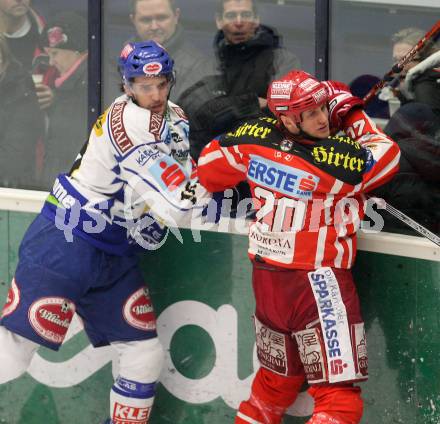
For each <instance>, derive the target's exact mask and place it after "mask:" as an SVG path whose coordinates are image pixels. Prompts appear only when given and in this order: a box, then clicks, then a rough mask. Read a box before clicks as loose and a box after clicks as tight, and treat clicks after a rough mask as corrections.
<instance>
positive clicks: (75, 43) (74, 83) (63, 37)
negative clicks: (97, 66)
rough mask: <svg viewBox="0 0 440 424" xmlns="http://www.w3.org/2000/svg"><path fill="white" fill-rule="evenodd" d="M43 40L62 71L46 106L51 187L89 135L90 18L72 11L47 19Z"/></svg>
mask: <svg viewBox="0 0 440 424" xmlns="http://www.w3.org/2000/svg"><path fill="white" fill-rule="evenodd" d="M42 40H43V45H44V50H45V51H46V53H47V55H48V56H49V60H50V64H51V65H52V66H54V67H55V68H57V70H58V72H59V74H60V76H59V77H58V78H57V79H56V80H55V87H54V88H53V100H52V101H51V103H50V105H49V106H48V107H47V108H46V109H45V110H46V111H47V115H48V118H49V128H48V135H47V139H46V144H45V161H44V162H45V164H44V184H45V188H46V189H49V188H50V185H51V184H52V183H53V181H54V179H55V177H56V175H57V174H58V173H60V172H61V171H68V170H69V168H70V165H71V164H72V163H73V161H74V159H75V157H76V155H77V154H78V151H79V150H80V148H81V145H82V144H83V143H84V142H85V140H86V138H87V130H88V128H87V110H88V108H87V101H88V99H87V94H88V93H87V54H88V53H87V43H88V38H87V21H86V20H85V19H84V18H83V17H82V16H81V15H78V14H76V13H73V12H65V13H62V14H59V15H57V16H55V17H54V19H53V20H52V21H50V22H49V23H48V25H47V28H46V30H45V31H44V33H43V36H42ZM42 85H44V84H41V85H37V90H38V91H37V92H38V93H39V92H40V89H42V88H43V89H44V90H45V91H47V90H49V89H50V88H49V87H48V86H44V87H41V86H42Z"/></svg>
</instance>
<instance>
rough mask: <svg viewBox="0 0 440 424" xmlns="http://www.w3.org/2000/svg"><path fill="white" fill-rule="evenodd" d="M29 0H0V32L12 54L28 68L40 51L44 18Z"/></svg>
mask: <svg viewBox="0 0 440 424" xmlns="http://www.w3.org/2000/svg"><path fill="white" fill-rule="evenodd" d="M30 3H31V1H30V0H0V32H2V33H3V34H4V35H5V37H6V38H7V39H8V44H9V47H10V49H11V50H12V51H13V52H14V56H15V57H16V58H17V60H18V61H19V62H20V63H21V64H22V65H23V66H24V68H25V69H28V70H30V69H31V67H32V60H33V58H34V57H35V56H37V55H38V54H39V53H41V51H40V48H39V39H40V34H41V33H42V31H43V27H44V20H43V18H42V17H41V16H39V15H38V14H37V13H36V12H35V11H34V10H33V9H32V8H31V7H30Z"/></svg>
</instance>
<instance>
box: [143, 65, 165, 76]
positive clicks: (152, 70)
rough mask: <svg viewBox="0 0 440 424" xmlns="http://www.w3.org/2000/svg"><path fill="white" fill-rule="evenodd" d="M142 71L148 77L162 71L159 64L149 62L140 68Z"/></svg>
mask: <svg viewBox="0 0 440 424" xmlns="http://www.w3.org/2000/svg"><path fill="white" fill-rule="evenodd" d="M142 70H143V71H144V74H145V75H146V76H148V77H150V76H154V75H159V73H160V71H161V70H162V64H161V63H159V62H151V63H147V64H145V65H144V67H143V68H142Z"/></svg>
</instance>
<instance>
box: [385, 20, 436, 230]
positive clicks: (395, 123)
mask: <svg viewBox="0 0 440 424" xmlns="http://www.w3.org/2000/svg"><path fill="white" fill-rule="evenodd" d="M424 34H425V31H423V30H421V29H417V28H405V29H403V30H401V31H399V32H397V33H396V34H395V35H394V36H393V38H392V40H393V42H394V45H393V60H394V61H395V62H397V61H399V60H400V59H401V58H402V57H403V56H405V54H406V53H407V52H408V51H409V50H410V49H411V48H412V47H413V46H414V45H415V44H416V43H417V42H418V41H419V40H420V39H421V38H422V37H423V36H424ZM439 65H440V52H439V51H438V45H436V44H435V43H431V44H429V45H428V46H427V47H426V48H425V49H424V50H422V51H421V52H420V53H419V54H417V55H416V57H415V58H414V60H412V61H411V62H410V63H408V64H407V65H406V66H405V68H404V70H403V72H402V76H401V78H400V81H399V87H398V88H397V89H395V90H394V92H395V94H396V95H397V97H398V98H399V100H400V101H401V103H402V106H401V107H400V108H398V110H397V111H396V112H395V113H394V114H393V115H392V117H391V119H390V120H389V122H388V124H387V125H386V127H385V130H384V131H385V133H386V134H387V135H389V136H390V137H392V138H393V139H394V140H395V141H397V143H398V144H399V147H400V149H401V159H400V170H399V172H398V173H397V175H396V176H395V178H394V179H393V180H392V181H391V182H389V183H388V184H386V185H385V186H382V187H381V188H380V190H378V191H377V193H376V194H377V195H378V196H380V197H383V198H384V199H385V200H388V201H389V202H390V203H391V204H392V205H393V206H395V207H397V208H398V209H400V210H402V211H403V212H404V213H406V214H407V215H409V216H410V217H411V218H413V219H415V220H416V221H417V222H419V223H420V224H422V225H424V226H425V227H427V228H428V229H430V230H431V231H433V232H435V233H439V232H440V226H439V222H440V210H439V209H438V204H439V201H440V177H439V175H440V82H437V81H438V80H439V78H440V68H439ZM385 93H386V92H385ZM392 100H393V99H392V98H390V99H389V101H392ZM385 229H386V230H390V231H392V230H397V231H399V232H400V231H403V230H405V229H406V227H405V226H403V224H401V223H400V222H399V221H397V220H395V219H394V218H392V217H389V216H388V217H386V228H385Z"/></svg>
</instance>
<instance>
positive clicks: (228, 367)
mask: <svg viewBox="0 0 440 424" xmlns="http://www.w3.org/2000/svg"><path fill="white" fill-rule="evenodd" d="M32 218H33V215H32V214H25V213H17V212H6V211H0V248H1V255H0V297H1V299H4V298H5V295H6V290H7V286H8V284H9V281H10V280H11V278H12V275H13V272H14V268H15V264H16V261H17V249H18V245H19V242H20V239H21V237H22V236H23V233H24V231H25V229H26V227H27V225H28V224H29V222H30V221H31V219H32ZM181 235H182V236H183V245H182V244H181V243H180V242H179V241H177V239H176V238H175V236H174V235H172V234H170V235H169V237H168V240H167V242H166V244H165V245H164V246H163V247H161V248H160V249H159V250H158V251H156V252H150V253H148V254H146V255H144V257H143V260H142V267H143V269H144V271H145V279H146V282H147V283H148V285H149V287H150V289H151V293H152V297H153V302H154V304H155V308H156V311H157V315H158V326H159V332H160V337H161V340H162V343H163V344H164V346H165V348H166V349H167V357H166V365H165V367H164V371H163V373H162V376H161V381H162V383H161V384H160V386H159V389H158V395H157V402H156V407H155V410H154V413H153V417H152V420H151V422H152V424H165V423H179V424H202V423H209V424H223V423H232V422H233V417H234V408H235V407H236V406H237V405H238V403H239V402H240V400H241V399H243V398H244V397H246V396H247V394H248V393H249V386H250V381H251V377H252V373H253V372H254V369H255V367H256V361H255V356H254V352H253V346H254V344H253V340H254V335H253V328H252V322H251V318H250V317H251V315H252V311H253V307H254V303H253V299H252V294H251V288H250V264H249V261H248V260H247V257H246V247H247V240H246V237H244V236H239V235H228V234H219V233H212V232H202V233H201V234H200V235H201V241H200V242H195V241H194V240H193V234H192V233H191V232H190V231H188V230H183V231H181ZM439 267H440V264H439V262H430V261H427V260H422V259H410V258H402V257H399V256H391V255H383V254H377V253H367V252H359V254H358V259H357V264H356V267H355V269H354V274H355V278H356V281H357V285H358V290H359V294H360V297H361V303H362V309H363V314H364V317H365V322H366V328H367V338H368V352H369V365H370V380H369V381H368V382H367V383H364V384H363V385H362V386H363V390H364V399H365V414H364V419H363V421H362V422H363V423H364V424H365V423H369V424H372V423H374V424H382V423H384V424H391V423H403V424H415V423H416V424H431V423H432V424H434V423H439V422H440V367H439V363H440V355H439V350H440V349H439V348H440V343H439V326H440V312H439V311H440V308H439V299H440V296H439V291H440V283H439V278H438V276H439V274H440V270H439ZM111 357H112V354H111V350H110V349H109V348H100V349H92V348H91V347H90V346H89V344H88V342H87V339H86V338H85V336H84V333H83V332H82V331H81V329H80V327H79V326H77V325H75V326H74V328H73V331H72V332H71V333H70V334H69V340H68V341H67V342H66V343H65V344H64V345H63V347H62V348H61V350H60V352H58V354H55V353H53V352H51V351H49V350H46V349H40V351H39V352H38V355H37V357H36V358H35V360H34V361H33V363H32V366H31V368H30V370H29V373H28V374H26V375H25V376H23V377H22V378H20V379H18V380H16V381H14V382H12V383H8V384H4V385H2V386H0V423H7V424H41V423H45V424H79V423H88V424H98V423H100V422H101V421H102V420H103V419H104V418H105V417H106V416H107V410H108V390H109V387H110V386H111V384H112V367H111V364H110V361H111ZM310 408H311V403H310V398H309V397H308V396H307V395H306V394H303V395H301V397H300V400H299V401H298V402H297V404H296V405H294V409H293V412H291V413H293V414H295V415H296V416H292V415H290V416H288V417H287V418H286V419H285V420H284V423H288V424H297V423H298V424H299V423H305V422H306V420H307V418H306V417H305V416H304V415H305V414H307V413H309V412H310ZM298 415H303V417H299V416H298Z"/></svg>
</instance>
